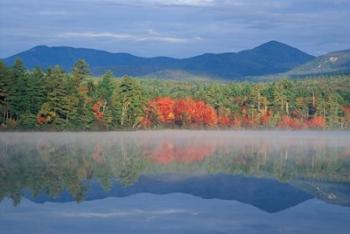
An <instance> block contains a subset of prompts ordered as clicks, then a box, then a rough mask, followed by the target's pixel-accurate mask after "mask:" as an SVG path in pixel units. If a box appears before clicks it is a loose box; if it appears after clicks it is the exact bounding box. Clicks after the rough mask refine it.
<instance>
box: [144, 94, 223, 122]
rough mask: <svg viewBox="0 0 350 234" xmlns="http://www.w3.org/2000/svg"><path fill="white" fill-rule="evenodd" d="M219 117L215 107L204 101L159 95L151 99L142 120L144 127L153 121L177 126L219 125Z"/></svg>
mask: <svg viewBox="0 0 350 234" xmlns="http://www.w3.org/2000/svg"><path fill="white" fill-rule="evenodd" d="M217 122H218V117H217V114H216V112H215V110H214V108H213V107H211V106H209V105H207V104H206V103H204V102H203V101H195V100H193V99H191V98H188V99H177V100H176V99H172V98H170V97H158V98H156V99H153V100H151V101H149V103H148V106H147V108H146V113H145V116H144V117H143V118H142V120H141V125H142V126H143V127H149V126H150V125H151V124H152V123H160V124H163V125H177V126H210V127H214V126H216V125H217Z"/></svg>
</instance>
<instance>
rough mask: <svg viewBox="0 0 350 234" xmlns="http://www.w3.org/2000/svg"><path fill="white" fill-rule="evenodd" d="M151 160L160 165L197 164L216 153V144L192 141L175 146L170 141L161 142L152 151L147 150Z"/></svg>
mask: <svg viewBox="0 0 350 234" xmlns="http://www.w3.org/2000/svg"><path fill="white" fill-rule="evenodd" d="M147 151H148V152H150V154H149V155H148V156H149V158H150V159H151V160H152V161H153V162H155V163H160V164H170V163H173V162H176V163H184V164H188V163H195V162H200V161H203V160H204V159H205V158H206V157H209V156H211V155H212V154H213V153H214V152H215V144H203V143H202V142H200V141H192V142H186V143H180V144H174V143H172V142H169V141H161V142H160V143H159V144H157V145H155V146H154V148H153V149H152V148H151V149H149V148H148V149H147Z"/></svg>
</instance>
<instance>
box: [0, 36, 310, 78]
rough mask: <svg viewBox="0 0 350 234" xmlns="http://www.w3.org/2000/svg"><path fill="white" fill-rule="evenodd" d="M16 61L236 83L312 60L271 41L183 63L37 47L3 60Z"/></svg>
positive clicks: (98, 73) (173, 59) (103, 52)
mask: <svg viewBox="0 0 350 234" xmlns="http://www.w3.org/2000/svg"><path fill="white" fill-rule="evenodd" d="M16 58H20V59H21V60H22V61H23V62H24V64H25V65H26V66H27V67H29V68H33V67H36V66H39V67H42V68H47V67H50V66H54V65H56V64H58V65H60V66H62V67H63V68H64V69H65V70H70V69H71V67H72V66H73V64H74V63H75V62H76V61H77V60H78V59H85V60H86V62H87V63H88V64H89V65H90V67H91V71H92V73H93V74H94V75H100V74H102V73H104V72H106V71H107V70H111V71H112V72H113V73H114V74H115V75H117V76H123V75H131V76H146V77H149V76H152V75H154V74H162V73H168V71H177V73H178V74H188V76H189V77H191V76H196V77H197V76H200V77H213V78H218V79H239V78H242V77H245V76H260V75H269V74H275V73H281V72H286V71H289V70H290V69H292V68H294V67H296V66H298V65H301V64H304V63H306V62H308V61H310V60H312V59H313V58H314V57H313V56H311V55H308V54H306V53H304V52H302V51H300V50H298V49H296V48H293V47H291V46H288V45H286V44H283V43H280V42H277V41H270V42H267V43H265V44H263V45H260V46H258V47H256V48H253V49H250V50H244V51H241V52H238V53H222V54H209V53H207V54H203V55H199V56H195V57H191V58H185V59H175V58H169V57H153V58H143V57H137V56H133V55H131V54H127V53H109V52H106V51H101V50H94V49H82V48H72V47H48V46H37V47H34V48H32V49H30V50H27V51H24V52H21V53H19V54H16V55H13V56H11V57H8V58H5V59H4V60H5V63H6V64H13V63H14V61H15V60H16Z"/></svg>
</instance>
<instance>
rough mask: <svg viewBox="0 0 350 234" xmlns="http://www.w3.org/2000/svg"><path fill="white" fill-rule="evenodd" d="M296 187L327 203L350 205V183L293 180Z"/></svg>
mask: <svg viewBox="0 0 350 234" xmlns="http://www.w3.org/2000/svg"><path fill="white" fill-rule="evenodd" d="M290 184H292V185H293V186H294V187H295V188H297V189H300V190H302V191H305V192H306V193H308V194H312V196H313V197H316V198H318V199H320V200H323V201H325V202H327V203H332V204H337V205H341V206H349V207H350V198H349V194H350V184H349V183H327V182H320V181H304V180H297V181H291V182H290Z"/></svg>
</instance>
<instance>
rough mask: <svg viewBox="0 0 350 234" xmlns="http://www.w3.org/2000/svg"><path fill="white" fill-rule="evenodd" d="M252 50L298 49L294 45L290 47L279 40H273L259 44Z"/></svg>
mask: <svg viewBox="0 0 350 234" xmlns="http://www.w3.org/2000/svg"><path fill="white" fill-rule="evenodd" d="M253 50H261V51H266V50H297V51H300V50H299V49H297V48H295V47H292V46H290V45H287V44H285V43H282V42H279V41H274V40H272V41H269V42H266V43H264V44H261V45H260V46H257V47H255V48H254V49H253ZM300 52H301V51H300ZM303 53H304V52H303Z"/></svg>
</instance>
